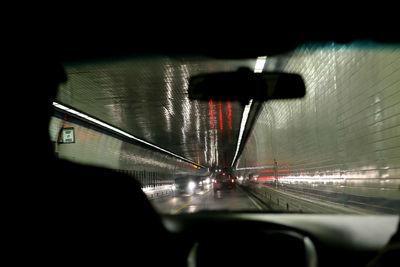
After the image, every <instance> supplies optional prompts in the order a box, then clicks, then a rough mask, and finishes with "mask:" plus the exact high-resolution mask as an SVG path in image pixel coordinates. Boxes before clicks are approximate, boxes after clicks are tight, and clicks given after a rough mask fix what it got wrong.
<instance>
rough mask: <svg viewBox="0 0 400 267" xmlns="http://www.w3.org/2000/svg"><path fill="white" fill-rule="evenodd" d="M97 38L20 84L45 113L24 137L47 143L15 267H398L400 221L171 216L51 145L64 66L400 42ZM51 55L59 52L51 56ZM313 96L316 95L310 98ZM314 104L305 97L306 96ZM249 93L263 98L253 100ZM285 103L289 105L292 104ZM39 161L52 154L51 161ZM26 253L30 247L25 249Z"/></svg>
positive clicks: (136, 186)
mask: <svg viewBox="0 0 400 267" xmlns="http://www.w3.org/2000/svg"><path fill="white" fill-rule="evenodd" d="M97 30H98V31H94V32H92V34H91V36H90V37H89V36H86V35H85V32H82V34H81V35H79V38H74V39H75V40H76V39H80V43H73V42H72V41H71V40H68V33H65V32H64V31H61V33H60V34H58V35H56V38H55V39H54V41H53V42H51V45H49V43H47V44H46V45H45V46H43V47H41V48H40V50H35V49H33V50H34V51H36V52H35V54H34V59H33V60H31V61H30V62H29V64H28V65H25V67H24V71H23V72H24V75H23V76H24V78H23V79H22V78H20V79H21V82H20V86H21V87H26V85H27V84H28V85H29V88H31V89H30V90H32V91H34V93H33V92H32V91H30V92H27V93H26V95H25V96H24V97H19V99H21V100H22V98H24V99H26V98H29V99H28V102H29V103H30V106H33V107H34V110H35V115H33V117H34V122H33V121H30V122H29V120H32V118H29V116H32V115H29V114H28V116H27V114H26V112H25V111H24V112H21V113H22V115H19V116H24V118H25V119H24V120H26V121H27V122H26V125H24V126H23V128H24V129H30V131H29V132H32V131H33V133H32V135H31V137H30V138H31V140H32V138H34V139H36V141H34V142H31V141H30V142H26V143H25V144H24V145H28V146H29V148H28V150H29V151H31V152H29V153H30V154H31V156H32V160H31V161H30V162H29V163H28V165H27V166H26V167H25V168H18V173H19V175H21V174H22V175H24V176H25V177H30V178H31V179H30V180H29V181H27V182H26V183H25V185H24V186H23V188H22V189H21V190H19V192H18V193H17V194H16V195H15V196H16V197H15V199H16V200H17V199H19V200H21V199H24V204H21V206H22V207H24V208H23V210H24V211H25V212H26V213H25V215H23V216H22V218H21V219H18V220H17V221H18V224H16V225H19V224H21V223H22V222H23V221H29V222H30V223H29V226H24V227H18V229H21V230H18V231H15V235H14V238H13V243H15V245H13V247H16V248H17V251H19V252H20V253H17V255H16V256H14V258H15V262H17V263H18V262H20V261H26V262H39V263H40V262H41V263H43V264H44V265H53V266H54V265H64V264H74V265H80V264H90V265H92V264H110V265H133V266H162V265H164V266H242V267H243V266H398V264H399V263H400V257H399V256H400V232H399V231H400V229H399V216H398V214H391V215H378V214H370V215H357V214H346V215H343V214H340V215H337V214H309V213H306V212H304V213H298V212H286V213H285V212H279V211H275V212H274V211H271V212H256V211H242V212H241V211H226V210H224V211H200V212H197V213H193V214H190V213H188V214H160V213H158V212H156V211H155V209H154V207H153V206H152V205H151V204H150V201H149V200H148V199H147V197H146V195H145V194H144V193H143V191H142V190H141V185H140V183H139V182H137V181H135V180H132V179H131V178H130V176H127V175H125V174H123V173H119V172H116V171H113V170H109V169H107V168H101V167H93V166H86V165H84V164H78V163H72V162H68V161H66V160H61V159H57V158H56V157H54V155H53V149H54V147H53V146H54V144H51V143H50V142H49V141H48V139H47V138H48V126H47V125H48V122H49V117H50V115H51V114H52V113H53V112H54V108H53V105H52V103H53V101H54V99H55V96H56V90H57V88H58V86H59V85H60V84H62V83H63V82H65V81H66V80H67V79H68V77H67V76H66V74H65V72H64V69H63V67H62V64H61V63H62V62H64V61H68V60H73V61H82V62H84V61H86V60H104V59H107V58H115V57H116V58H119V57H125V56H132V55H133V56H135V55H137V54H142V53H144V54H149V53H155V54H167V55H171V56H172V57H173V56H174V55H179V54H181V53H182V54H187V53H192V54H205V55H207V56H210V57H218V58H226V59H230V58H248V57H255V56H259V55H267V56H270V55H279V54H282V53H286V52H288V51H291V49H293V48H294V47H296V46H298V45H299V44H302V43H306V42H309V41H315V40H318V41H335V42H338V43H348V42H353V41H357V40H359V39H363V40H364V39H368V40H372V41H376V42H382V43H390V44H392V43H393V44H397V45H398V44H399V41H400V40H398V37H393V36H392V35H390V36H387V35H385V34H383V33H382V32H380V31H371V32H369V31H362V32H353V33H352V32H336V31H335V32H332V34H329V32H323V33H321V32H305V33H300V32H297V33H296V34H295V33H293V35H291V36H289V35H286V34H282V33H281V34H279V35H276V36H273V35H271V36H270V37H269V38H266V39H265V40H263V41H262V42H260V43H258V44H257V45H255V46H253V49H247V50H246V49H240V46H242V47H244V46H246V42H245V41H244V40H243V39H242V40H241V41H238V42H237V43H236V44H233V45H232V47H230V48H228V47H227V46H226V45H228V43H230V42H233V43H234V40H236V38H227V40H225V41H224V40H223V38H221V37H220V38H217V37H216V39H214V40H216V41H219V42H220V43H219V44H216V45H215V46H212V45H211V44H210V42H212V40H209V39H207V40H205V39H204V38H201V41H200V42H198V43H195V42H196V38H194V37H193V36H192V38H189V39H190V41H189V42H188V43H183V44H182V43H180V46H179V44H175V43H174V44H173V43H172V42H171V43H170V44H169V45H163V44H161V43H159V42H157V41H159V39H156V38H153V39H150V38H149V39H148V40H147V42H144V41H143V39H141V42H139V41H138V40H137V39H138V38H136V41H138V42H139V43H138V44H137V45H135V40H133V41H132V40H130V39H128V38H126V39H118V38H114V41H113V37H115V36H118V34H114V35H112V36H110V39H102V38H100V37H99V36H96V34H95V33H100V32H101V31H100V30H99V29H97ZM66 36H67V37H66ZM215 36H216V35H215ZM137 37H138V36H137ZM103 38H104V36H103ZM142 38H144V37H142ZM177 38H178V37H177ZM190 43H192V45H190ZM51 46H54V47H53V49H49V50H48V49H47V48H48V47H51ZM248 46H249V44H248V45H247V46H246V47H248ZM50 51H51V52H50ZM246 51H247V53H246ZM38 62H40V63H38ZM39 64H40V67H38V65H39ZM21 72H22V71H19V73H18V75H17V77H16V78H18V77H19V76H21ZM194 78H196V77H194ZM214 78H215V77H214ZM220 78H221V77H220ZM24 79H25V83H24V81H23V80H24ZM201 79H202V81H204V78H201ZM221 79H222V80H218V78H217V79H214V80H213V81H211V84H213V83H214V84H215V85H217V87H218V86H220V85H221V84H223V83H224V80H223V77H222V78H221ZM294 80H295V81H294V83H295V84H297V83H299V80H298V79H297V78H296V77H294ZM292 82H293V81H292ZM26 83H27V84H26ZM238 83H240V82H235V84H238ZM300 83H301V82H300ZM292 84H293V83H292ZM301 84H302V83H301ZM205 86H206V87H207V86H210V85H205ZM255 87H257V86H255ZM283 87H284V86H283ZM304 89H305V92H306V91H307V87H305V88H304ZM193 90H194V91H193V92H192V93H193V94H194V95H196V94H197V97H198V98H207V97H208V95H210V94H211V95H212V97H213V98H214V99H215V98H218V97H219V96H220V97H222V98H226V99H230V96H229V92H228V93H227V92H222V93H221V94H220V95H219V96H218V95H215V94H214V93H215V90H211V91H207V90H205V89H204V88H203V89H202V87H201V86H198V87H196V88H193ZM196 90H198V91H196ZM25 91H27V90H26V89H25ZM235 92H237V91H235ZM303 93H304V92H303ZM303 93H302V92H301V89H300V93H299V92H297V93H296V94H297V96H296V97H298V96H301V95H302V94H303ZM247 94H255V93H254V92H250V91H248V92H247ZM277 94H278V93H277ZM278 95H279V94H278ZM194 97H196V96H194ZM256 97H257V96H256V95H251V96H249V95H247V96H246V92H245V91H242V92H240V93H238V95H235V94H234V93H233V94H232V96H231V98H232V99H231V100H239V101H241V102H243V103H247V102H248V100H249V99H254V98H256ZM258 97H260V99H262V98H265V97H270V95H269V96H264V95H261V96H258ZM277 97H278V98H279V97H283V98H287V95H285V94H283V96H277ZM207 99H208V98H207ZM49 114H50V115H49ZM36 129H37V130H36ZM20 135H21V136H18V138H20V139H21V140H26V139H22V138H26V136H29V134H27V132H26V130H24V131H23V133H22V134H20ZM43 135H44V137H43ZM14 138H15V136H14ZM32 151H40V156H37V155H36V154H35V153H33V152H32ZM15 157H16V156H15ZM43 166H44V167H43ZM32 172H37V173H40V175H39V176H38V177H37V178H35V177H36V176H35V177H32V176H31V175H30V174H29V173H32ZM235 182H236V181H235ZM25 199H29V200H30V201H25ZM21 242H22V243H24V244H25V245H24V247H25V248H21V247H20V245H21V244H20V243H21Z"/></svg>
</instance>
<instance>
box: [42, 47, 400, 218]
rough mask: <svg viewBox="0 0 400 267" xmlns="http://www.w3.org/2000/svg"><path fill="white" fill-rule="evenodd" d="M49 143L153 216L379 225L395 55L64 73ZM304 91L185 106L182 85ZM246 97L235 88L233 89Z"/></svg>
mask: <svg viewBox="0 0 400 267" xmlns="http://www.w3.org/2000/svg"><path fill="white" fill-rule="evenodd" d="M63 66H64V69H65V71H66V73H67V76H68V80H67V82H65V83H64V84H61V85H60V87H59V91H58V94H57V97H56V100H55V102H54V103H53V106H54V114H53V116H52V119H51V121H50V125H49V133H50V138H51V141H52V142H53V144H54V152H55V154H56V156H57V157H58V158H60V159H65V160H69V161H73V162H78V163H83V164H87V165H94V166H101V167H106V168H109V169H113V170H116V171H118V172H121V173H124V174H126V175H129V176H131V177H132V179H137V180H138V181H139V182H140V183H141V185H142V189H143V192H144V193H145V194H146V195H147V196H148V198H149V200H150V201H151V203H152V204H153V206H154V207H155V209H156V210H157V211H158V212H160V213H166V214H180V213H197V212H207V211H219V212H226V211H229V212H239V211H252V212H288V213H290V212H304V213H340V214H345V213H356V214H371V213H378V214H379V213H386V214H397V213H398V212H399V210H398V207H400V46H396V45H382V44H374V43H358V42H355V43H349V44H338V43H323V44H321V43H306V44H302V45H300V46H298V47H297V48H296V49H294V50H292V51H290V52H287V53H284V54H279V55H274V56H268V57H266V56H264V55H259V57H258V58H257V57H256V58H248V59H218V58H212V57H209V56H203V55H190V54H189V55H157V54H155V55H154V54H152V55H141V56H137V55H136V56H131V57H126V58H113V59H104V60H88V61H85V62H64V63H63ZM239 67H247V68H250V69H251V70H253V71H254V72H260V71H284V72H288V73H297V74H300V75H301V76H302V77H303V80H304V82H305V85H306V96H305V97H304V98H302V99H293V100H270V101H267V102H262V103H261V102H257V101H250V102H249V103H247V105H242V104H241V103H238V102H235V101H218V100H212V99H211V100H209V101H199V100H189V98H188V84H189V78H190V77H191V76H193V75H197V74H205V73H215V72H228V71H236V70H237V69H238V68H239ZM243 90H244V91H245V90H246V88H243Z"/></svg>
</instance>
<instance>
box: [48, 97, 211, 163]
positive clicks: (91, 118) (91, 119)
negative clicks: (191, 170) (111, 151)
mask: <svg viewBox="0 0 400 267" xmlns="http://www.w3.org/2000/svg"><path fill="white" fill-rule="evenodd" d="M53 106H54V107H56V108H58V109H61V110H64V111H66V112H68V113H70V114H73V115H75V116H77V117H80V118H82V119H85V120H88V121H90V122H92V123H94V124H96V125H99V126H102V127H104V128H107V129H109V130H111V131H113V132H116V133H119V134H121V135H123V136H125V137H128V138H130V139H133V140H135V141H138V142H140V143H142V144H145V145H147V146H150V147H152V148H155V149H157V150H159V151H162V152H164V153H167V154H169V155H171V156H174V157H176V158H179V159H181V160H183V161H186V162H189V163H191V164H193V165H195V166H198V167H202V168H204V166H202V165H200V164H197V163H196V162H194V161H191V160H189V159H186V158H184V157H182V156H179V155H177V154H175V153H172V152H171V151H168V150H166V149H164V148H161V147H159V146H156V145H153V144H152V143H149V142H147V141H145V140H143V139H140V138H138V137H136V136H134V135H131V134H129V133H127V132H125V131H122V130H120V129H118V128H116V127H114V126H111V125H109V124H107V123H105V122H102V121H100V120H98V119H95V118H93V117H90V116H88V115H86V114H84V113H82V112H79V111H77V110H75V109H72V108H69V107H66V106H64V105H62V104H60V103H57V102H53Z"/></svg>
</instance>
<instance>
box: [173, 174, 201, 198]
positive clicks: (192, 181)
mask: <svg viewBox="0 0 400 267" xmlns="http://www.w3.org/2000/svg"><path fill="white" fill-rule="evenodd" d="M204 186H205V179H202V178H201V177H193V176H185V177H178V178H176V179H175V180H174V183H173V185H172V190H173V196H177V195H180V194H189V195H194V194H196V193H198V192H199V191H202V190H204Z"/></svg>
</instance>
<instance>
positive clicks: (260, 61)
mask: <svg viewBox="0 0 400 267" xmlns="http://www.w3.org/2000/svg"><path fill="white" fill-rule="evenodd" d="M265 61H267V57H258V58H257V61H256V65H255V67H254V72H255V73H261V72H262V71H263V69H264V65H265Z"/></svg>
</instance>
